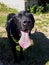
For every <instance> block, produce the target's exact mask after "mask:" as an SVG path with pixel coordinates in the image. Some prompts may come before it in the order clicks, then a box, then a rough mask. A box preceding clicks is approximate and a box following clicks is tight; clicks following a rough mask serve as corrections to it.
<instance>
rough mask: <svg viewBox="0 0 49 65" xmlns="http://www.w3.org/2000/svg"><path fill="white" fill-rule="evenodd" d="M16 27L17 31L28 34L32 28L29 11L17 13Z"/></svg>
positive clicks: (31, 17) (32, 20)
mask: <svg viewBox="0 0 49 65" xmlns="http://www.w3.org/2000/svg"><path fill="white" fill-rule="evenodd" d="M16 19H17V22H16V25H17V26H18V29H19V30H21V31H24V32H27V31H28V32H30V31H31V30H32V28H33V27H34V22H35V20H34V17H33V15H32V14H31V13H30V12H29V11H22V12H20V13H18V15H17V17H16Z"/></svg>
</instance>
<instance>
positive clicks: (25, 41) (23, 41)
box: [19, 30, 31, 48]
mask: <svg viewBox="0 0 49 65" xmlns="http://www.w3.org/2000/svg"><path fill="white" fill-rule="evenodd" d="M30 44H31V42H30V38H29V31H28V30H25V31H21V37H20V40H19V45H20V46H21V47H22V48H28V47H29V46H30Z"/></svg>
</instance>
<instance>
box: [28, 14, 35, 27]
mask: <svg viewBox="0 0 49 65" xmlns="http://www.w3.org/2000/svg"><path fill="white" fill-rule="evenodd" d="M29 18H30V19H31V21H32V23H33V27H34V23H35V19H34V17H33V15H32V14H31V13H30V14H29Z"/></svg>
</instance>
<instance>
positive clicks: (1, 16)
mask: <svg viewBox="0 0 49 65" xmlns="http://www.w3.org/2000/svg"><path fill="white" fill-rule="evenodd" d="M9 13H17V10H16V9H12V8H8V7H7V6H6V5H4V4H1V3H0V26H3V27H4V26H5V22H6V18H7V15H8V14H9Z"/></svg>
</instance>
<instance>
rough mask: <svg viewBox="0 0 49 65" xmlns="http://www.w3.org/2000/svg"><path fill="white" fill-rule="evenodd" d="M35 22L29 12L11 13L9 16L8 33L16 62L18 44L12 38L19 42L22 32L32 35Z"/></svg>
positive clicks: (21, 50)
mask: <svg viewBox="0 0 49 65" xmlns="http://www.w3.org/2000/svg"><path fill="white" fill-rule="evenodd" d="M34 22H35V20H34V17H33V15H32V14H31V13H30V12H29V11H21V12H19V13H18V14H14V13H11V14H9V15H8V16H7V23H6V31H7V35H8V38H9V41H10V45H11V48H12V51H13V54H14V58H15V60H16V59H17V58H16V57H17V56H16V43H15V42H14V41H13V39H12V37H14V39H16V40H17V41H19V40H20V38H21V35H22V34H21V31H23V32H27V33H29V35H30V32H31V30H32V28H33V27H34ZM20 57H21V58H22V57H23V49H22V47H21V46H20ZM16 61H17V60H16Z"/></svg>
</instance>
